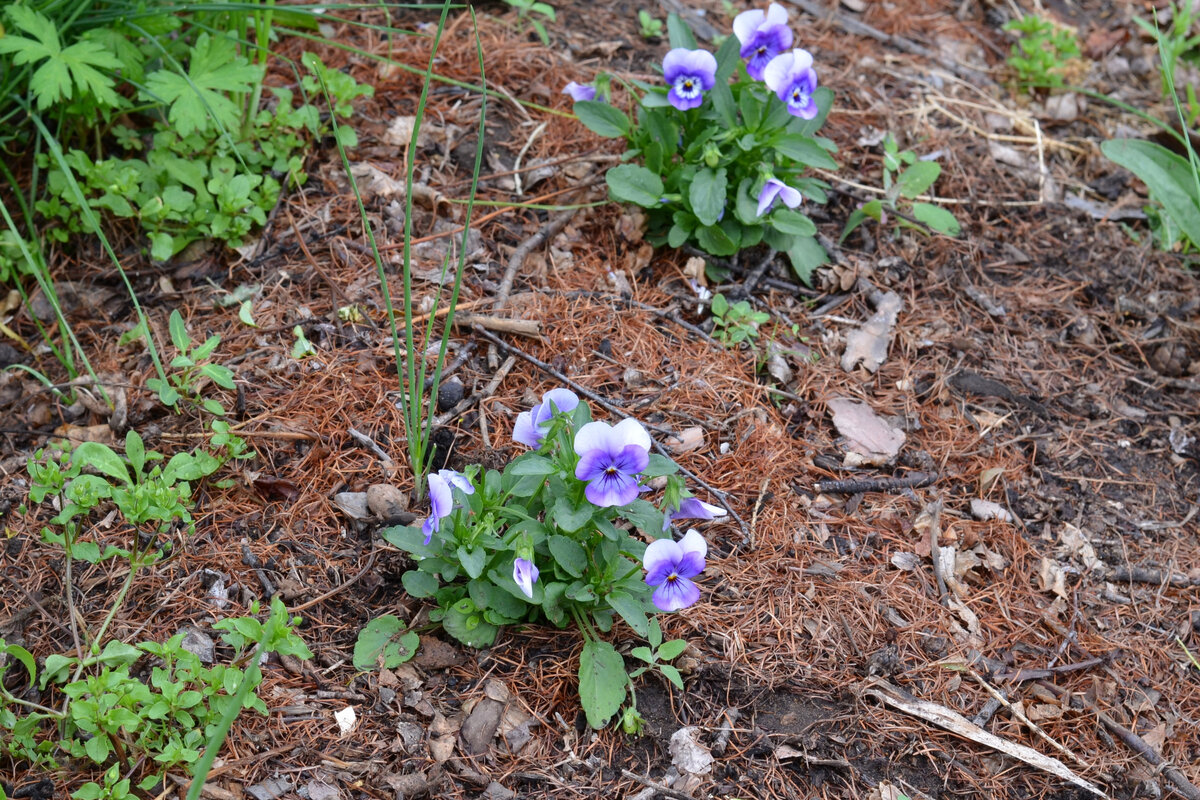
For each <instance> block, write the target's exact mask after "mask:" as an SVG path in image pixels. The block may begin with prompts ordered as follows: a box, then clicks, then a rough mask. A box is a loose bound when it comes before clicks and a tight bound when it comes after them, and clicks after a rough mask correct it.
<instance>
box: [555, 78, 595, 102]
mask: <svg viewBox="0 0 1200 800" xmlns="http://www.w3.org/2000/svg"><path fill="white" fill-rule="evenodd" d="M562 93H563V94H569V95H571V99H572V100H574V101H575V102H576V103H578V102H579V101H580V100H595V99H596V87H594V86H588V85H587V84H585V83H576V82H575V81H571V82H570V83H568V84H567V85H566V86H565V87H564V88H563V90H562Z"/></svg>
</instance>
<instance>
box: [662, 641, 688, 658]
mask: <svg viewBox="0 0 1200 800" xmlns="http://www.w3.org/2000/svg"><path fill="white" fill-rule="evenodd" d="M687 646H688V643H687V642H686V641H684V640H683V639H672V640H671V641H669V642H663V643H662V646H661V647H659V648H658V657H659V658H660V659H662V660H663V661H674V660H675V659H677V658H679V657H680V656H681V655H683V651H684V650H686V649H687Z"/></svg>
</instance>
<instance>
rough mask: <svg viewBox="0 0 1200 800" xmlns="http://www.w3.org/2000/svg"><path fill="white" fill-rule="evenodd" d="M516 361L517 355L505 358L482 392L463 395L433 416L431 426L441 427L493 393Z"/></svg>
mask: <svg viewBox="0 0 1200 800" xmlns="http://www.w3.org/2000/svg"><path fill="white" fill-rule="evenodd" d="M516 363H517V357H516V356H509V357H508V358H507V359H506V360H505V362H504V363H503V364H501V365H500V369H498V370H496V374H495V375H493V376H492V379H491V380H490V381H488V384H487V386H485V387H484V388H483V391H482V392H476V393H475V394H473V395H471V396H470V397H464V398H463V399H462V400H460V401H458V405H456V406H455V407H454V408H452V409H450V410H449V411H447V412H446V413H445V414H441V415H440V416H437V417H434V419H433V426H434V427H435V428H440V427H442V426H443V425H445V424H446V423H447V422H449V421H450V420H452V419H454V418H455V417H457V416H458V415H459V414H461V413H463V412H464V411H466V410H467V409H468V408H470V407H471V406H473V405H475V404H476V403H478V402H480V401H481V400H486V399H487V398H489V397H491V396H492V395H493V394H495V393H496V389H497V388H499V386H500V382H501V381H503V380H504V379H505V378H506V377H507V376H508V373H509V371H510V370H511V369H512V368H513V365H514V364H516ZM481 416H482V415H481Z"/></svg>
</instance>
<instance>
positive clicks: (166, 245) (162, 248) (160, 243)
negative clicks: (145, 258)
mask: <svg viewBox="0 0 1200 800" xmlns="http://www.w3.org/2000/svg"><path fill="white" fill-rule="evenodd" d="M174 254H175V238H174V237H173V236H171V234H169V233H163V232H162V231H159V232H158V233H152V234H150V258H151V259H153V260H155V261H166V260H167V259H168V258H170V257H171V256H173V255H174Z"/></svg>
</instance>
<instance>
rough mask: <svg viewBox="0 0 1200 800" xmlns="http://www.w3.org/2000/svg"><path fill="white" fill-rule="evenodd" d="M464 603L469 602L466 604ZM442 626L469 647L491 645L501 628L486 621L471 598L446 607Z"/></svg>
mask: <svg viewBox="0 0 1200 800" xmlns="http://www.w3.org/2000/svg"><path fill="white" fill-rule="evenodd" d="M464 603H465V604H467V605H465V606H464ZM442 628H443V629H444V630H445V631H446V633H448V634H450V635H451V636H453V637H454V638H455V639H458V640H459V641H460V642H462V643H463V644H465V645H467V646H468V647H491V646H492V644H493V643H494V642H495V641H496V634H497V633H499V632H500V629H499V628H498V627H497V626H495V625H493V624H492V623H490V622H485V621H484V619H483V616H482V614H481V613H480V611H479V609H477V608H475V604H474V603H471V601H470V600H465V601H460V602H458V603H455V604H454V605H453V606H451V607H450V608H448V609H446V615H445V616H444V617H442Z"/></svg>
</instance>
